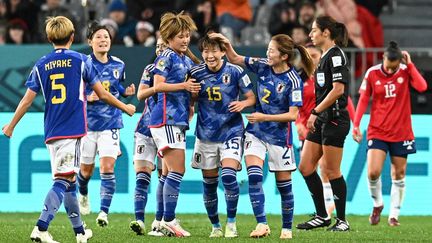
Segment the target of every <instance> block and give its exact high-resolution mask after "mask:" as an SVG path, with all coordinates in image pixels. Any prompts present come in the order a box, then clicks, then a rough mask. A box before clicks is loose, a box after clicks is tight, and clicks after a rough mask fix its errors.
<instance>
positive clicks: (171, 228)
mask: <svg viewBox="0 0 432 243" xmlns="http://www.w3.org/2000/svg"><path fill="white" fill-rule="evenodd" d="M160 229H161V232H162V233H163V234H164V235H166V236H175V237H189V236H190V235H191V234H190V233H189V232H187V231H186V230H184V229H183V228H182V227H181V225H180V221H179V220H177V219H173V220H171V221H170V222H165V220H162V221H161V223H160Z"/></svg>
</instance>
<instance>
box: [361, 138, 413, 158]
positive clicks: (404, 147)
mask: <svg viewBox="0 0 432 243" xmlns="http://www.w3.org/2000/svg"><path fill="white" fill-rule="evenodd" d="M368 149H380V150H383V151H384V152H386V153H387V151H388V152H389V153H390V156H397V157H404V158H406V157H407V155H408V154H414V153H415V152H417V150H416V146H415V140H406V141H402V142H386V141H383V140H379V139H370V140H368Z"/></svg>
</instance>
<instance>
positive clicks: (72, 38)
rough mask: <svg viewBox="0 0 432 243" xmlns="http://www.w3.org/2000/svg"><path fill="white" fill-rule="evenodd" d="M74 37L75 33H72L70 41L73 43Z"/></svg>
mask: <svg viewBox="0 0 432 243" xmlns="http://www.w3.org/2000/svg"><path fill="white" fill-rule="evenodd" d="M74 38H75V34H74V33H72V35H71V36H70V38H69V42H70V43H71V44H72V43H73V41H74Z"/></svg>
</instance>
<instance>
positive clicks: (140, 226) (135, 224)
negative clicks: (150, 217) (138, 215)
mask: <svg viewBox="0 0 432 243" xmlns="http://www.w3.org/2000/svg"><path fill="white" fill-rule="evenodd" d="M129 228H130V229H131V230H132V231H134V232H135V233H136V234H137V235H145V225H144V222H143V221H142V220H136V221H132V222H130V224H129Z"/></svg>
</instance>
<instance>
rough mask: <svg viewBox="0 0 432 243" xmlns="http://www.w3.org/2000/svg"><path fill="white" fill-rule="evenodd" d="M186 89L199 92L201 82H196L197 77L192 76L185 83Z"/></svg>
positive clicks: (194, 92)
mask: <svg viewBox="0 0 432 243" xmlns="http://www.w3.org/2000/svg"><path fill="white" fill-rule="evenodd" d="M184 86H185V90H187V91H189V92H191V93H192V94H197V93H198V92H199V91H200V90H201V84H200V83H197V82H195V79H193V78H190V79H188V80H187V81H186V82H185V83H184Z"/></svg>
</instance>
